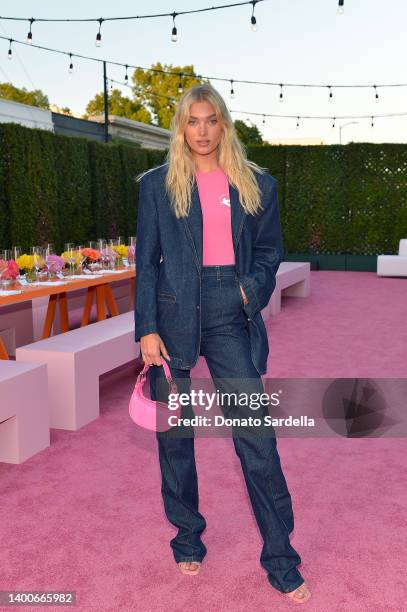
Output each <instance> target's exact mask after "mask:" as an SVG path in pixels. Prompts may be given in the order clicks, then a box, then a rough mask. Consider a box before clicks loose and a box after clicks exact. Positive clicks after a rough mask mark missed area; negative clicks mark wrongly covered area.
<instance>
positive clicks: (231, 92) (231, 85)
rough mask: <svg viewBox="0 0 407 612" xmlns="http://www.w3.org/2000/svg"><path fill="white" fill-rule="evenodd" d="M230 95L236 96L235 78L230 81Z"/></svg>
mask: <svg viewBox="0 0 407 612" xmlns="http://www.w3.org/2000/svg"><path fill="white" fill-rule="evenodd" d="M230 97H231V98H232V100H233V98H234V97H235V92H234V90H233V80H231V81H230Z"/></svg>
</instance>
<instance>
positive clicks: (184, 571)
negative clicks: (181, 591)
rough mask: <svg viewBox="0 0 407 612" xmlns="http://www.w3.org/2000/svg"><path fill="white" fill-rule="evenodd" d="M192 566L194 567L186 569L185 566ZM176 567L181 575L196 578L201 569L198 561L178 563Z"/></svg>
mask: <svg viewBox="0 0 407 612" xmlns="http://www.w3.org/2000/svg"><path fill="white" fill-rule="evenodd" d="M191 565H192V566H194V567H186V566H191ZM178 567H179V569H180V572H181V574H184V575H185V576H196V575H197V574H199V570H200V569H201V562H200V561H180V562H179V563H178Z"/></svg>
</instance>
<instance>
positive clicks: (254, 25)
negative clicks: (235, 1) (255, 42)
mask: <svg viewBox="0 0 407 612" xmlns="http://www.w3.org/2000/svg"><path fill="white" fill-rule="evenodd" d="M251 2H252V5H253V9H252V16H251V19H250V22H251V29H252V32H257V27H258V26H257V22H256V17H255V16H254V7H255V6H256V2H257V0H251Z"/></svg>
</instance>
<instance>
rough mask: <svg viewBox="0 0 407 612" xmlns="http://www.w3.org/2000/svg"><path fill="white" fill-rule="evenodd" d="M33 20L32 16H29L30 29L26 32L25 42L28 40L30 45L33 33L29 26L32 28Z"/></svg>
mask: <svg viewBox="0 0 407 612" xmlns="http://www.w3.org/2000/svg"><path fill="white" fill-rule="evenodd" d="M34 21H35V19H34V17H31V19H30V31H29V32H28V34H27V42H28V44H29V45H31V43H32V41H33V33H32V31H31V28H32V24H33V23H34Z"/></svg>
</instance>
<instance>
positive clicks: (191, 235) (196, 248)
mask: <svg viewBox="0 0 407 612" xmlns="http://www.w3.org/2000/svg"><path fill="white" fill-rule="evenodd" d="M229 195H230V214H231V224H232V240H233V248H234V251H235V257H236V254H237V245H238V244H239V239H240V236H241V233H242V229H243V224H244V221H245V218H246V213H245V211H244V209H243V206H242V205H241V204H240V202H239V192H238V191H237V189H235V188H234V187H233V186H232V185H231V184H230V183H229ZM182 221H183V224H184V229H185V232H186V235H187V237H188V239H189V241H190V245H191V248H192V253H193V256H194V261H195V264H196V267H197V269H198V272H199V274H201V270H202V248H203V247H202V234H203V220H202V208H201V201H200V198H199V192H198V186H197V184H196V180H194V183H193V186H192V193H191V207H190V211H189V215H188V217H182Z"/></svg>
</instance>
